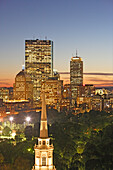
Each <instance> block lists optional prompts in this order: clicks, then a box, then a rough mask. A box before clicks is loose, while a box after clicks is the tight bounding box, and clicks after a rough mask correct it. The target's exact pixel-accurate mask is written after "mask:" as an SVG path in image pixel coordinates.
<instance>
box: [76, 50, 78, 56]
mask: <svg viewBox="0 0 113 170" xmlns="http://www.w3.org/2000/svg"><path fill="white" fill-rule="evenodd" d="M76 57H78V53H77V49H76Z"/></svg>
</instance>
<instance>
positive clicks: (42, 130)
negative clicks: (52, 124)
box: [40, 92, 48, 138]
mask: <svg viewBox="0 0 113 170" xmlns="http://www.w3.org/2000/svg"><path fill="white" fill-rule="evenodd" d="M40 138H48V127H47V114H46V103H45V92H42V112H41V124H40Z"/></svg>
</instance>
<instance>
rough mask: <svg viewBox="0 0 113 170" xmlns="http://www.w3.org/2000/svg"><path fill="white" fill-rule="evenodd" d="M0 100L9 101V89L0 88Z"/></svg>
mask: <svg viewBox="0 0 113 170" xmlns="http://www.w3.org/2000/svg"><path fill="white" fill-rule="evenodd" d="M0 99H3V101H5V100H9V89H8V88H5V87H0Z"/></svg>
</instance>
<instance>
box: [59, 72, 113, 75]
mask: <svg viewBox="0 0 113 170" xmlns="http://www.w3.org/2000/svg"><path fill="white" fill-rule="evenodd" d="M59 74H70V72H59ZM83 74H84V75H100V76H101V75H102V76H113V73H83Z"/></svg>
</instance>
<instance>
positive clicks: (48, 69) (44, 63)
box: [25, 39, 53, 103]
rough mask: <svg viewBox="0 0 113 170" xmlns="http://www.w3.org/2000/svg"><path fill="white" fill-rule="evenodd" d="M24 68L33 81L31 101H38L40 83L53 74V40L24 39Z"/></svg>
mask: <svg viewBox="0 0 113 170" xmlns="http://www.w3.org/2000/svg"><path fill="white" fill-rule="evenodd" d="M25 70H26V72H27V73H28V74H30V76H31V79H32V81H33V101H34V103H37V102H39V101H40V92H41V83H42V81H43V80H46V79H47V78H48V77H50V76H52V75H53V41H51V40H39V39H36V40H25Z"/></svg>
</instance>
